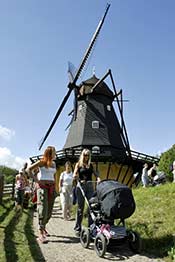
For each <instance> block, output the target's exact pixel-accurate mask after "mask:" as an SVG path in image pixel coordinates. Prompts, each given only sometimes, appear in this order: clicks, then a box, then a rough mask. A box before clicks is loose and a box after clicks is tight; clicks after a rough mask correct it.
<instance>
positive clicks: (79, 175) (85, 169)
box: [73, 149, 100, 235]
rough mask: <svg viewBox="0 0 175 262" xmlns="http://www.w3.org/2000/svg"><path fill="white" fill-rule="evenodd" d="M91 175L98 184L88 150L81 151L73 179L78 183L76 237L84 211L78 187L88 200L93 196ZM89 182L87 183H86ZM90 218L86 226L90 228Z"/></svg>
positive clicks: (82, 199)
mask: <svg viewBox="0 0 175 262" xmlns="http://www.w3.org/2000/svg"><path fill="white" fill-rule="evenodd" d="M92 175H95V176H96V178H97V182H100V178H99V177H98V176H97V174H96V173H94V170H93V166H92V164H91V153H90V150H89V149H83V151H82V153H81V155H80V158H79V161H78V162H77V163H76V165H75V169H74V174H73V179H74V180H76V181H78V184H77V190H76V193H77V216H76V224H75V227H74V230H75V231H76V234H77V235H78V234H79V233H80V231H81V223H82V219H83V211H84V201H85V199H84V196H83V195H82V192H81V190H80V187H79V185H81V187H82V189H83V191H84V194H85V196H86V198H87V200H89V199H90V198H91V197H92V195H93V185H92V183H91V182H89V181H92ZM88 182H89V183H88ZM91 222H92V221H91V217H90V215H89V217H88V224H89V226H90V224H91Z"/></svg>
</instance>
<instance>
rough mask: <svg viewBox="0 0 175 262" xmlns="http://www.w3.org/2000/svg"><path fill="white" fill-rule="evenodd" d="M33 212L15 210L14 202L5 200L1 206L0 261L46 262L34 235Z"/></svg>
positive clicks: (30, 210) (29, 210)
mask: <svg viewBox="0 0 175 262" xmlns="http://www.w3.org/2000/svg"><path fill="white" fill-rule="evenodd" d="M32 220H33V210H32V209H30V208H29V209H26V210H25V209H24V210H23V212H22V213H17V212H16V211H15V210H14V202H13V201H12V200H10V199H8V198H7V199H5V200H4V201H3V205H1V206H0V261H2V262H5V261H7V262H11V261H21V262H23V261H28V262H30V261H31V262H32V261H45V259H44V257H43V255H42V253H41V250H40V247H39V245H38V243H37V241H36V237H35V235H34V231H33V226H32Z"/></svg>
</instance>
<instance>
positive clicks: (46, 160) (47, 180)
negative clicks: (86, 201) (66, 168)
mask: <svg viewBox="0 0 175 262" xmlns="http://www.w3.org/2000/svg"><path fill="white" fill-rule="evenodd" d="M55 157H56V150H55V147H53V146H48V147H47V148H46V150H45V152H44V155H43V157H42V159H41V160H39V161H37V162H36V163H34V164H33V165H31V166H30V167H29V168H28V171H29V173H30V174H31V173H32V171H33V170H35V169H36V168H38V169H39V172H38V174H37V180H36V190H37V212H38V229H39V237H38V238H37V240H38V241H40V242H41V243H46V242H47V239H46V236H49V234H48V232H47V231H46V224H47V223H48V221H49V219H50V218H51V215H52V209H53V204H54V199H55V173H56V165H55V162H54V160H55Z"/></svg>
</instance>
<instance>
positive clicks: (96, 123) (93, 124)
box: [92, 121, 99, 129]
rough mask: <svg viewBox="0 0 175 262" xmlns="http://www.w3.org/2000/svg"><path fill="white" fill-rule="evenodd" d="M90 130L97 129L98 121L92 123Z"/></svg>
mask: <svg viewBox="0 0 175 262" xmlns="http://www.w3.org/2000/svg"><path fill="white" fill-rule="evenodd" d="M92 128H96V129H98V128H99V121H92Z"/></svg>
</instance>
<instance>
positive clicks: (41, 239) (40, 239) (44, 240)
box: [37, 236, 48, 244]
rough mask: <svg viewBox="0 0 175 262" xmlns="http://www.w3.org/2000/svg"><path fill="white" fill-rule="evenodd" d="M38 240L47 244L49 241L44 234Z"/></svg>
mask: <svg viewBox="0 0 175 262" xmlns="http://www.w3.org/2000/svg"><path fill="white" fill-rule="evenodd" d="M37 241H38V242H40V243H41V244H46V243H47V242H48V241H47V239H46V238H45V237H44V236H39V237H37Z"/></svg>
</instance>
